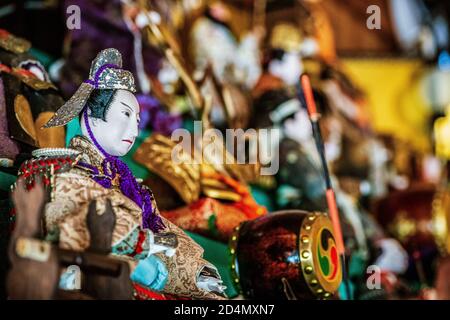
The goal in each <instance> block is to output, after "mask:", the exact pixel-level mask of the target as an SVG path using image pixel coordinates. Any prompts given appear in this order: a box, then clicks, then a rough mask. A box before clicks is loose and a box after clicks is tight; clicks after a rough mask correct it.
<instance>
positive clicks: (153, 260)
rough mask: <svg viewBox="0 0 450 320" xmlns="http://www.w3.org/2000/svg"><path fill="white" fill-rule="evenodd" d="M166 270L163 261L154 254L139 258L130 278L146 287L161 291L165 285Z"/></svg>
mask: <svg viewBox="0 0 450 320" xmlns="http://www.w3.org/2000/svg"><path fill="white" fill-rule="evenodd" d="M167 278H168V271H167V268H166V266H165V265H164V263H163V262H162V261H161V260H160V259H159V258H158V257H156V256H153V255H152V256H148V257H147V258H145V259H143V260H140V261H139V263H138V265H137V267H136V269H134V271H133V273H132V274H131V280H132V281H134V282H136V283H138V284H140V285H143V286H145V287H147V288H150V289H153V290H156V291H161V290H162V289H163V288H164V286H165V285H166V282H167Z"/></svg>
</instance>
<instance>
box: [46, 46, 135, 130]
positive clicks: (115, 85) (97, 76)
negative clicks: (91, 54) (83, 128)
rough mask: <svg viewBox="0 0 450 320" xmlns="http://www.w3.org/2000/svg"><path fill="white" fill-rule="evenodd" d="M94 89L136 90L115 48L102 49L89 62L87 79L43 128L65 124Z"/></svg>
mask: <svg viewBox="0 0 450 320" xmlns="http://www.w3.org/2000/svg"><path fill="white" fill-rule="evenodd" d="M94 89H124V90H128V91H131V92H133V93H134V92H136V87H135V83H134V77H133V74H132V73H131V72H130V71H127V70H123V69H122V55H121V54H120V52H119V51H118V50H117V49H114V48H109V49H105V50H102V51H101V52H100V53H99V54H98V55H97V57H96V58H95V60H94V61H92V64H91V70H90V72H89V79H88V80H86V81H84V82H83V83H82V84H81V85H80V87H79V88H78V90H77V91H76V92H75V93H74V95H73V96H72V97H71V98H70V99H69V101H67V102H66V103H65V104H64V105H63V106H62V107H61V108H59V109H58V110H57V111H56V113H55V114H54V116H53V117H52V118H51V119H50V120H49V121H48V122H47V123H46V124H45V125H44V128H51V127H59V126H64V125H66V124H67V123H68V122H69V121H71V120H72V119H74V118H75V117H77V116H78V115H79V114H80V113H81V111H82V110H83V108H84V106H85V104H86V102H87V100H88V99H89V97H90V95H91V93H92V91H93V90H94Z"/></svg>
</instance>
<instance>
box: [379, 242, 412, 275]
mask: <svg viewBox="0 0 450 320" xmlns="http://www.w3.org/2000/svg"><path fill="white" fill-rule="evenodd" d="M377 245H378V246H379V247H380V249H381V255H380V256H379V257H378V258H377V260H376V261H375V265H377V266H378V267H380V269H381V270H384V271H390V272H393V273H396V274H401V273H403V272H405V271H406V269H407V268H408V254H407V253H406V251H405V250H404V249H403V247H402V246H401V245H400V243H398V242H397V240H394V239H390V238H386V239H381V240H379V241H377Z"/></svg>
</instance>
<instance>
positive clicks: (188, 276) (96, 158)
mask: <svg viewBox="0 0 450 320" xmlns="http://www.w3.org/2000/svg"><path fill="white" fill-rule="evenodd" d="M69 148H71V149H74V150H77V151H80V152H81V159H80V161H82V162H84V163H88V164H90V165H94V166H95V167H97V168H99V170H100V169H101V167H102V166H101V164H102V161H103V159H104V157H103V156H102V155H101V154H100V153H99V152H98V151H97V149H96V148H95V147H94V146H93V145H92V144H91V143H90V142H89V141H88V140H87V139H86V138H84V137H79V136H78V137H75V138H73V139H72V141H71V143H70V146H69ZM100 172H101V170H100ZM106 199H110V201H111V204H112V207H113V209H114V212H115V214H116V225H115V229H114V232H113V243H112V247H113V254H115V255H118V256H120V257H121V258H124V259H127V260H128V261H129V262H130V266H131V269H132V270H134V267H135V266H136V265H137V263H138V261H139V259H142V258H145V257H146V256H147V254H148V241H147V237H148V230H146V229H144V228H143V227H142V225H141V221H142V210H141V209H140V208H139V207H138V206H137V205H136V204H135V203H134V202H133V201H132V200H130V199H129V198H128V197H126V196H125V195H123V194H122V193H121V191H120V189H118V187H112V188H111V189H107V188H104V187H103V186H101V185H100V184H98V183H97V182H95V181H94V180H93V179H92V178H91V177H90V171H89V170H87V169H84V168H81V167H79V166H74V167H73V168H72V169H70V170H69V171H66V172H62V173H56V174H55V176H54V182H53V186H52V190H51V201H50V202H49V203H48V204H47V205H46V208H45V220H46V222H45V223H46V228H47V230H48V231H49V232H54V231H56V232H57V233H58V234H59V245H60V247H61V248H64V249H69V250H75V251H82V250H85V249H86V248H87V247H88V245H89V233H88V230H87V225H86V216H87V212H88V205H89V203H90V202H91V201H93V200H96V201H97V211H98V212H99V213H101V212H103V211H104V207H105V201H106ZM152 205H153V208H154V210H155V213H156V214H158V215H159V211H158V208H157V206H156V202H155V200H154V199H153V195H152ZM161 218H162V220H163V223H164V225H165V226H166V227H165V229H164V230H163V231H162V232H173V233H175V234H176V235H177V237H178V247H177V249H176V253H175V255H174V256H172V257H167V256H165V255H164V254H163V253H157V254H156V255H157V256H158V257H159V258H160V259H161V260H162V261H163V262H164V263H165V265H166V267H167V270H168V273H169V275H168V280H167V283H166V285H165V287H164V289H163V290H162V292H163V293H166V294H171V295H177V296H184V297H191V298H195V299H221V298H222V297H220V296H219V295H216V294H214V293H210V292H207V291H205V290H202V289H200V288H198V286H197V277H198V275H199V274H200V271H201V270H202V269H203V268H204V267H209V268H212V269H213V270H216V271H217V269H216V268H215V267H214V266H213V265H212V264H211V263H209V262H208V261H206V260H204V259H203V248H201V247H200V246H199V245H198V244H197V243H196V242H194V241H193V240H192V239H191V238H190V237H189V236H188V235H187V234H186V233H184V232H183V231H182V230H181V229H180V228H178V227H177V226H175V225H174V224H172V223H171V222H170V221H168V220H166V219H165V218H164V217H161ZM138 235H139V238H140V240H141V241H140V244H138ZM143 235H144V236H145V237H146V239H145V241H144V242H142V236H143ZM142 243H144V245H142ZM138 245H139V246H140V247H139V250H138V251H136V249H137V246H138ZM217 274H218V273H217Z"/></svg>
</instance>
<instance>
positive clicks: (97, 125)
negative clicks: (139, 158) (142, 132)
mask: <svg viewBox="0 0 450 320" xmlns="http://www.w3.org/2000/svg"><path fill="white" fill-rule="evenodd" d="M139 121H140V118H139V104H138V101H137V99H136V97H135V96H134V94H133V93H131V92H130V91H127V90H117V91H116V93H115V95H114V97H113V101H112V103H111V104H110V106H109V108H108V111H107V112H106V121H103V119H96V118H92V117H89V126H90V127H91V130H92V133H93V134H94V137H95V139H96V140H97V142H98V143H99V144H100V146H101V147H102V148H103V149H104V150H105V151H106V152H108V153H109V154H111V155H113V156H117V157H122V156H124V155H126V154H127V153H128V151H130V149H131V147H132V146H133V144H134V142H135V140H136V137H137V136H138V133H139V131H138V125H139ZM81 130H82V132H83V135H84V136H86V137H87V138H89V134H88V132H87V129H86V126H85V125H84V118H83V119H82V121H81Z"/></svg>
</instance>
